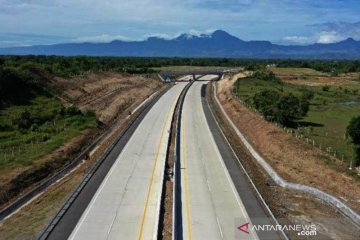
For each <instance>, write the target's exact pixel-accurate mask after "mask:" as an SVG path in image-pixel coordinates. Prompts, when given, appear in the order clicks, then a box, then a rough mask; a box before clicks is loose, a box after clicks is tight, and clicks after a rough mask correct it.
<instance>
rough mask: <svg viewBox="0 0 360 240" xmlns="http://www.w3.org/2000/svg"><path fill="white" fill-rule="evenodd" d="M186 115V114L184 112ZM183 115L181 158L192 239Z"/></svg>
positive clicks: (189, 237)
mask: <svg viewBox="0 0 360 240" xmlns="http://www.w3.org/2000/svg"><path fill="white" fill-rule="evenodd" d="M183 115H184V114H183ZM183 115H182V119H181V122H182V123H181V158H182V159H183V163H184V165H183V170H184V171H183V173H184V184H185V186H184V189H185V206H186V221H187V235H188V236H187V237H188V238H187V239H189V240H191V224H190V203H189V202H190V201H189V190H188V179H187V173H186V172H187V160H186V144H185V140H184V135H185V118H184V117H183Z"/></svg>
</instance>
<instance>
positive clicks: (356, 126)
mask: <svg viewBox="0 0 360 240" xmlns="http://www.w3.org/2000/svg"><path fill="white" fill-rule="evenodd" d="M346 133H347V134H348V136H350V138H351V140H352V142H353V143H354V145H355V154H356V157H355V165H356V166H357V165H359V164H360V116H358V117H354V118H352V119H351V121H350V123H349V125H348V126H347V129H346Z"/></svg>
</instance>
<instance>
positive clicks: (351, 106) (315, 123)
mask: <svg viewBox="0 0 360 240" xmlns="http://www.w3.org/2000/svg"><path fill="white" fill-rule="evenodd" d="M264 89H271V90H276V91H279V92H283V93H293V94H294V95H296V96H299V97H300V96H301V95H302V93H303V92H304V91H312V92H313V93H314V98H313V99H311V100H310V109H309V112H308V114H307V116H306V117H305V118H303V119H301V120H298V121H297V126H294V127H293V130H296V132H297V134H301V135H303V136H304V138H309V139H311V140H309V142H311V143H312V140H314V141H315V145H317V146H318V147H320V145H321V148H322V149H323V150H326V149H328V150H329V152H331V153H332V154H336V156H337V157H338V158H339V159H344V160H346V161H350V160H351V159H353V158H354V154H355V153H354V149H353V144H352V143H351V142H350V141H349V140H348V139H346V136H345V134H346V127H347V125H348V123H349V121H350V120H351V118H352V117H354V116H358V115H360V84H358V83H353V84H347V85H343V86H331V87H330V88H329V90H328V91H324V90H323V87H321V86H302V85H294V84H289V83H282V84H281V83H276V82H272V81H262V80H258V79H251V78H247V79H241V80H238V81H237V82H236V84H235V85H234V94H235V95H236V96H238V97H239V98H240V99H241V100H243V101H244V102H245V103H247V104H249V105H252V104H253V102H252V98H253V96H254V95H255V93H257V92H259V91H261V90H264Z"/></svg>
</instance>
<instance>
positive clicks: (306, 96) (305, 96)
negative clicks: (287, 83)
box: [301, 88, 315, 100]
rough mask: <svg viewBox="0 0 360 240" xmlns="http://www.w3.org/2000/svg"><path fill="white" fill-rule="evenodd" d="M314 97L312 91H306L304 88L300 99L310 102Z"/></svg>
mask: <svg viewBox="0 0 360 240" xmlns="http://www.w3.org/2000/svg"><path fill="white" fill-rule="evenodd" d="M314 97H315V92H314V91H313V90H310V89H307V88H305V89H304V90H303V93H302V96H301V98H302V99H306V100H311V99H313V98H314Z"/></svg>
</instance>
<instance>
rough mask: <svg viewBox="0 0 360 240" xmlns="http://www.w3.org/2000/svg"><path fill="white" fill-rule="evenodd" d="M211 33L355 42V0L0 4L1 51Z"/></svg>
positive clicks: (358, 10) (17, 0)
mask: <svg viewBox="0 0 360 240" xmlns="http://www.w3.org/2000/svg"><path fill="white" fill-rule="evenodd" d="M217 29H222V30H224V31H227V32H229V33H230V34H232V35H234V36H236V37H238V38H241V39H243V40H269V41H271V42H273V43H278V44H286V45H289V44H301V45H306V44H312V43H332V42H338V41H341V40H344V39H346V38H349V37H352V38H354V39H355V40H360V0H182V1H179V0H0V47H12V46H29V45H38V44H54V43H64V42H109V41H112V40H115V39H119V40H128V41H133V40H143V39H146V38H147V37H149V36H161V37H164V38H173V37H176V36H178V35H180V34H181V33H192V34H199V33H210V32H212V31H214V30H217Z"/></svg>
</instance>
